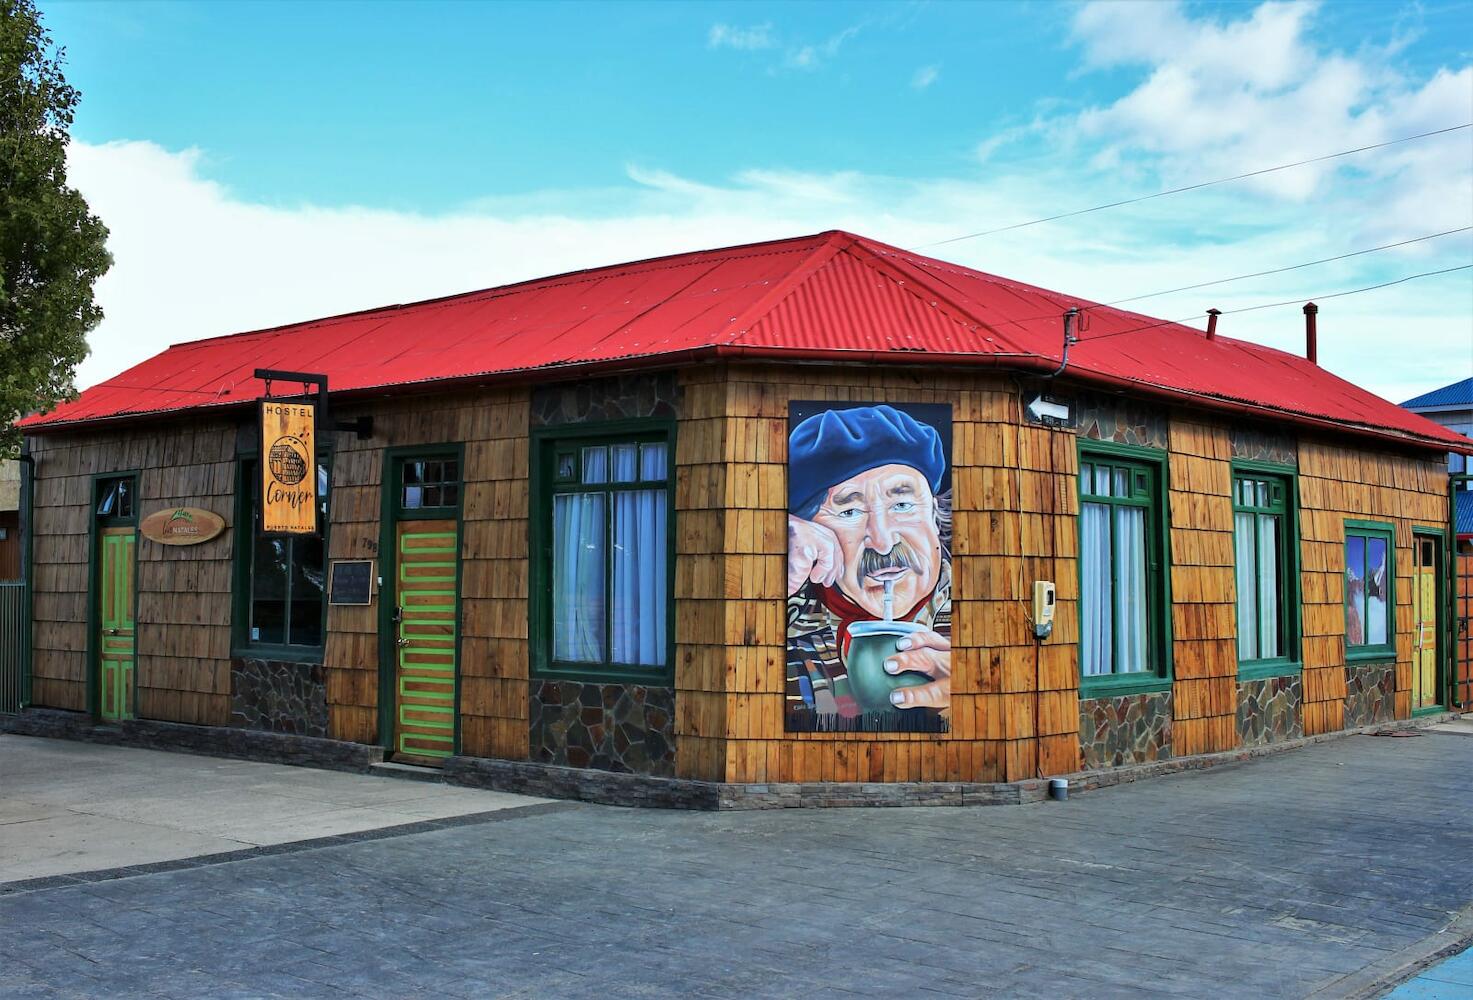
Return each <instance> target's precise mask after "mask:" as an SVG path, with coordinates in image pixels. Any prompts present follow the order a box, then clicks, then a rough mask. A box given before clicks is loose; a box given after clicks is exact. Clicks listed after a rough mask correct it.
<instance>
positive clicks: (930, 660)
mask: <svg viewBox="0 0 1473 1000" xmlns="http://www.w3.org/2000/svg"><path fill="white" fill-rule="evenodd" d="M895 648H896V649H897V650H899V652H897V653H896V654H895V655H894V656H892V657H890V658H889V659H888V660H886V661H885V673H887V674H898V673H902V672H903V671H906V670H914V671H916V672H917V673H922V674H925V675H926V676H927V677H930V678H932V681H931V683H929V684H917V685H916V686H915V687H903V688H896V689H895V690H894V691H892V692H890V704H892V705H894V706H895V707H896V708H946V707H947V706H949V705H950V704H951V640H950V639H948V638H946V636H944V635H942V634H941V633H939V632H932V631H931V630H930V629H926V630H924V631H921V632H912V633H911V634H910V635H907V636H903V637H902V638H900V639H899V640H897V641H896V643H895Z"/></svg>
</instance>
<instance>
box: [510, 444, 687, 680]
mask: <svg viewBox="0 0 1473 1000" xmlns="http://www.w3.org/2000/svg"><path fill="white" fill-rule="evenodd" d="M659 455H663V463H660V462H659V461H658V456H659ZM532 456H533V468H532V473H533V476H532V504H533V507H532V525H531V528H532V550H533V554H534V558H533V563H532V595H531V597H532V600H531V602H530V628H531V631H532V636H533V641H532V672H533V674H534V675H536V676H541V677H556V678H564V679H578V680H591V681H634V682H645V683H668V682H669V681H671V680H672V679H673V677H674V660H675V596H674V595H675V424H674V422H673V421H668V420H632V421H609V422H605V423H599V424H578V425H574V426H571V427H557V428H545V429H539V430H537V431H534V432H533V435H532ZM631 461H632V463H633V464H632V466H631V464H630V462H631ZM661 464H662V468H660V465H661ZM631 469H632V471H631ZM656 469H658V475H655V474H654V470H656ZM573 518H577V519H578V521H579V523H580V525H581V526H582V527H583V530H584V532H586V533H587V536H588V537H587V540H586V541H585V542H583V543H578V542H576V541H574V537H575V536H574V535H572V534H571V533H570V532H572V531H574V530H576V529H574V528H573V527H572V525H571V519H573ZM639 519H643V521H644V522H645V523H640V520H639ZM661 519H663V539H661V541H662V542H663V546H664V552H663V558H660V555H661V554H660V553H659V551H658V548H656V550H655V552H654V553H653V561H654V563H655V564H656V565H657V566H658V571H659V572H660V573H661V575H662V577H663V578H662V579H659V580H655V581H649V580H648V577H647V575H645V576H642V575H639V574H637V573H635V572H633V571H634V570H635V569H636V568H637V564H634V563H630V562H628V561H626V560H628V559H630V558H634V559H638V558H639V556H638V555H634V556H632V557H631V556H626V555H625V553H626V552H632V553H640V552H648V549H647V546H650V545H651V544H652V540H651V538H650V537H649V534H648V532H650V531H659V530H660V520H661ZM631 525H632V527H631ZM621 530H623V531H626V532H627V531H632V532H634V533H635V534H634V535H633V536H631V535H625V536H624V537H623V538H622V540H621V538H620V537H619V532H620V531H621ZM579 537H581V536H579ZM631 537H637V539H638V544H637V545H630V544H626V543H627V542H629V540H630V538H631ZM560 541H561V543H562V544H561V550H562V551H561V552H560V551H559V548H560V546H559V542H560ZM600 549H601V550H602V551H601V552H600ZM584 553H590V554H591V555H588V556H585V555H584ZM570 562H571V563H572V565H571V566H570V565H569V563H570ZM566 574H573V577H572V578H571V579H570V578H569V577H568V576H567V575H566ZM630 581H637V584H631V582H630ZM636 586H637V590H638V595H637V596H636V595H635V594H634V592H633V590H634V588H636ZM575 594H576V595H577V596H576V598H574V597H573V596H572V595H575ZM562 595H569V596H568V597H566V598H565V597H563V596H562ZM651 607H653V608H655V609H656V610H655V611H654V612H651V611H650V608H651ZM652 614H653V618H652V619H651V617H650V616H651V615H652ZM662 616H663V622H662V621H661V620H660V619H661V617H662ZM645 623H652V628H650V629H648V630H645V629H644V628H642V625H643V624H645ZM631 627H632V628H633V631H631ZM631 650H633V651H634V652H635V653H636V655H635V656H632V657H631V656H628V655H622V656H621V655H619V654H620V653H621V652H629V651H631Z"/></svg>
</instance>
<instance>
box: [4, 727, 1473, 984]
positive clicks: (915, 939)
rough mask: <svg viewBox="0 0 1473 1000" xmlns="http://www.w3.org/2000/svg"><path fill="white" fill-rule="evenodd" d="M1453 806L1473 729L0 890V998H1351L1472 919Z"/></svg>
mask: <svg viewBox="0 0 1473 1000" xmlns="http://www.w3.org/2000/svg"><path fill="white" fill-rule="evenodd" d="M363 780H365V781H368V780H375V779H368V778H365V779H363ZM1470 803H1473V738H1470V737H1468V736H1465V735H1456V734H1451V733H1442V734H1428V735H1422V736H1416V737H1411V738H1395V739H1393V738H1376V737H1368V736H1357V737H1351V738H1347V739H1344V740H1339V741H1336V742H1331V743H1325V744H1320V745H1315V746H1311V747H1308V748H1306V749H1303V750H1300V751H1297V752H1292V753H1286V754H1282V755H1277V756H1272V757H1268V758H1264V759H1261V760H1256V761H1253V762H1250V763H1247V764H1242V765H1236V766H1232V767H1223V768H1218V769H1214V770H1211V771H1205V772H1197V773H1186V774H1180V775H1175V776H1171V777H1166V778H1162V779H1159V780H1153V781H1148V782H1141V783H1138V784H1135V785H1127V786H1121V787H1118V788H1113V789H1107V790H1103V791H1099V792H1095V793H1091V794H1089V795H1080V796H1076V797H1074V798H1073V799H1071V800H1070V801H1068V802H1065V803H1052V802H1050V803H1043V804H1037V805H1028V806H1016V807H994V808H978V809H946V808H941V809H909V810H898V809H895V810H878V809H877V810H829V811H821V810H805V811H799V810H791V811H785V812H770V813H726V814H694V813H673V812H660V811H635V810H625V809H613V808H606V807H598V806H572V807H568V808H566V809H563V810H560V811H556V812H546V813H541V814H522V815H510V816H509V818H507V819H505V820H503V821H500V822H486V823H478V824H474V825H465V826H459V827H455V828H450V829H442V830H436V831H432V832H427V833H416V834H411V835H405V836H397V837H390V838H385V839H377V840H368V841H363V842H349V843H341V844H336V845H331V846H319V847H313V848H311V849H305V850H298V851H294V852H288V853H281V854H277V855H273V856H267V857H255V858H250V859H247V860H242V861H235V862H232V863H224V864H210V865H205V866H202V867H197V868H193V869H189V870H182V871H170V872H163V873H155V874H143V875H138V876H134V877H128V878H119V879H111V880H104V881H97V882H91V883H87V884H80V885H68V886H60V887H52V888H42V889H37V890H33V891H24V892H13V893H11V894H9V895H6V896H0V923H3V926H4V928H5V933H4V934H3V935H0V970H3V972H0V977H3V992H4V994H5V995H6V996H7V997H168V998H176V997H177V998H196V997H274V996H280V997H417V996H450V997H483V996H526V997H600V998H602V997H629V996H644V997H665V996H692V995H694V996H708V997H748V996H760V997H814V996H851V995H866V996H869V995H873V996H881V995H902V994H904V995H918V994H919V995H939V996H999V997H1090V998H1098V997H1113V996H1120V997H1125V996H1130V997H1140V996H1147V997H1149V996H1164V995H1177V996H1195V997H1213V998H1217V997H1229V996H1231V997H1255V998H1257V997H1303V996H1307V995H1310V994H1315V993H1318V995H1320V996H1346V995H1353V994H1355V993H1357V991H1359V990H1363V989H1364V986H1365V983H1366V982H1369V981H1371V979H1372V978H1374V977H1373V976H1372V973H1373V972H1374V970H1375V969H1376V968H1378V967H1379V968H1388V967H1395V964H1396V962H1397V960H1398V956H1399V955H1405V954H1406V953H1407V952H1408V951H1414V950H1415V948H1416V947H1417V946H1419V943H1421V942H1425V941H1426V940H1427V939H1429V938H1430V937H1432V936H1434V935H1436V934H1437V932H1438V931H1440V930H1441V929H1443V928H1444V927H1445V926H1447V925H1448V924H1449V923H1450V922H1451V921H1452V920H1453V918H1454V916H1455V915H1456V914H1457V912H1458V911H1460V910H1462V909H1463V908H1464V907H1466V906H1468V904H1469V903H1470V902H1473V808H1470ZM9 829H10V830H15V829H17V827H14V826H12V827H10V828H9ZM3 835H4V836H5V837H7V838H9V837H10V836H13V834H12V833H8V832H7V833H4V834H3ZM1444 937H1445V935H1444ZM1368 970H1369V971H1368ZM1407 974H1410V972H1408V973H1407Z"/></svg>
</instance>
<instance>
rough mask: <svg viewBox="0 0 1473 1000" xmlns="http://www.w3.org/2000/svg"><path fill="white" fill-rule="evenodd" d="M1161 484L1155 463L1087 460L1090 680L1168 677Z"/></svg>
mask: <svg viewBox="0 0 1473 1000" xmlns="http://www.w3.org/2000/svg"><path fill="white" fill-rule="evenodd" d="M1156 479H1157V475H1156V470H1155V468H1154V467H1153V466H1151V465H1148V464H1144V463H1137V462H1131V461H1128V460H1126V459H1121V458H1116V457H1114V456H1113V455H1108V456H1107V455H1104V454H1099V455H1094V454H1086V455H1082V456H1081V459H1080V466H1079V625H1080V671H1081V673H1082V674H1083V675H1084V677H1085V678H1086V679H1088V678H1102V677H1109V676H1115V675H1138V676H1139V675H1144V674H1154V673H1157V672H1158V671H1159V670H1160V666H1161V664H1160V656H1159V653H1158V649H1159V636H1157V635H1156V634H1155V633H1154V630H1155V629H1156V625H1155V624H1154V623H1155V621H1156V620H1157V616H1156V610H1157V608H1158V607H1159V600H1160V595H1159V593H1158V590H1159V586H1160V572H1159V570H1160V567H1159V563H1158V556H1157V550H1158V548H1159V546H1158V544H1157V542H1156V540H1155V532H1156V530H1157V524H1158V522H1157V518H1158V517H1159V507H1158V503H1157V497H1158V492H1157V484H1156Z"/></svg>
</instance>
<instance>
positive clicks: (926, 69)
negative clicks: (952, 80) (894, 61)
mask: <svg viewBox="0 0 1473 1000" xmlns="http://www.w3.org/2000/svg"><path fill="white" fill-rule="evenodd" d="M940 75H941V67H939V66H922V67H921V68H920V69H918V70H916V71H915V75H914V76H912V77H911V78H910V85H911V86H912V87H914V88H915V89H916V90H925V89H926V88H927V87H929V86H930V85H931V84H933V83H935V82H936V78H937V77H938V76H940Z"/></svg>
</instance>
